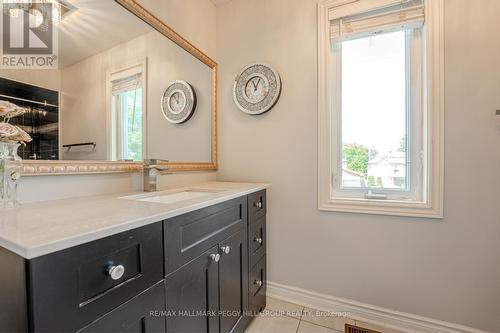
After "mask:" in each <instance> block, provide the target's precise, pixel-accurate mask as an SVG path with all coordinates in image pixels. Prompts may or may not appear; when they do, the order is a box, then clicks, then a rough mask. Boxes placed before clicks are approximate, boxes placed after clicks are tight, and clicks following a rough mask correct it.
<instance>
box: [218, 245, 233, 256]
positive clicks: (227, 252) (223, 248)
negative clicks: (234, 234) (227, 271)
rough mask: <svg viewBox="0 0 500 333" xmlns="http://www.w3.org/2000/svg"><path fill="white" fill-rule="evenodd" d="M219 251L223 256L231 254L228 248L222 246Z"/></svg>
mask: <svg viewBox="0 0 500 333" xmlns="http://www.w3.org/2000/svg"><path fill="white" fill-rule="evenodd" d="M220 249H221V250H222V253H224V254H229V252H231V248H230V247H229V246H223V247H221V248H220Z"/></svg>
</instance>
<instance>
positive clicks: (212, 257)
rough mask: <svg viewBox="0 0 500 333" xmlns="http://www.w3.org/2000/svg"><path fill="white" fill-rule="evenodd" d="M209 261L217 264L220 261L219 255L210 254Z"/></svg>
mask: <svg viewBox="0 0 500 333" xmlns="http://www.w3.org/2000/svg"><path fill="white" fill-rule="evenodd" d="M210 259H211V260H212V261H214V262H219V260H220V254H218V253H216V254H211V255H210Z"/></svg>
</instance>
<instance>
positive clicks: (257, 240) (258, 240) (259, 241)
mask: <svg viewBox="0 0 500 333" xmlns="http://www.w3.org/2000/svg"><path fill="white" fill-rule="evenodd" d="M253 241H254V242H256V243H259V244H262V238H261V237H257V238H255V239H254V240H253Z"/></svg>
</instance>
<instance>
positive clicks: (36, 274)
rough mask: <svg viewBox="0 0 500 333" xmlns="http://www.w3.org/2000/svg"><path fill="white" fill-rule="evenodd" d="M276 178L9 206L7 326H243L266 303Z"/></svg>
mask: <svg viewBox="0 0 500 333" xmlns="http://www.w3.org/2000/svg"><path fill="white" fill-rule="evenodd" d="M266 187H267V185H266V184H247V183H219V182H216V183H207V184H203V185H199V186H191V187H189V188H184V189H175V190H169V191H163V192H154V193H150V194H136V195H129V196H112V197H110V196H105V197H90V198H79V199H67V200H58V201H51V202H45V203H34V204H27V205H24V206H22V207H21V208H18V209H16V210H11V211H7V212H5V214H2V217H1V218H0V246H1V247H0V262H1V263H2V266H1V267H0V282H1V283H0V308H1V309H2V310H1V311H0V331H15V332H24V331H33V332H224V333H226V332H243V331H244V329H245V328H246V327H247V326H248V324H249V323H250V321H251V319H252V316H253V315H255V314H257V313H258V312H259V311H261V310H263V309H264V308H265V304H266Z"/></svg>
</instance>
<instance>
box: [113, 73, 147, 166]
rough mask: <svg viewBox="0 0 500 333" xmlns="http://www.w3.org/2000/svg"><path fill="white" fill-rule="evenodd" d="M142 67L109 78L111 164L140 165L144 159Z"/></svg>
mask: <svg viewBox="0 0 500 333" xmlns="http://www.w3.org/2000/svg"><path fill="white" fill-rule="evenodd" d="M143 75H144V74H143V70H142V66H135V67H132V68H128V69H126V70H121V71H118V72H114V73H112V74H111V75H110V76H109V77H110V78H109V86H110V88H109V90H110V97H109V98H110V99H111V101H110V108H111V124H112V126H111V127H112V131H111V135H110V152H111V156H112V157H111V158H112V159H113V160H128V161H141V160H142V159H143V156H144V155H145V151H144V147H145V119H146V117H145V116H146V112H145V111H146V110H145V105H146V104H145V92H144V85H143V82H144V78H143Z"/></svg>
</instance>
